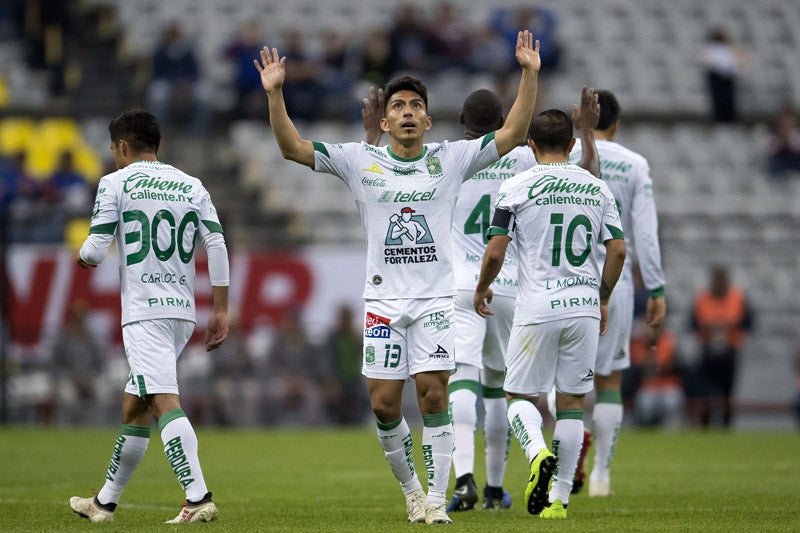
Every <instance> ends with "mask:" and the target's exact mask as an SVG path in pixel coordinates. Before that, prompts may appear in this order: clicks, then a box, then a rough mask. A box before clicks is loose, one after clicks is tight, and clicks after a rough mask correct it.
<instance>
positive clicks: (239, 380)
mask: <svg viewBox="0 0 800 533" xmlns="http://www.w3.org/2000/svg"><path fill="white" fill-rule="evenodd" d="M211 369H212V370H211V375H212V379H213V383H212V388H213V393H212V395H213V397H214V400H213V401H212V402H211V408H212V410H213V413H212V420H213V421H214V423H216V424H219V425H222V426H248V425H251V424H252V423H253V422H254V421H255V417H254V416H252V415H253V414H254V412H255V411H256V410H257V400H256V390H257V389H256V388H258V389H260V388H261V384H260V383H257V382H256V380H253V379H252V376H253V370H254V363H253V359H252V357H251V355H250V347H249V346H248V342H247V337H246V336H245V334H244V331H243V330H242V328H241V324H240V321H239V319H238V317H237V316H235V314H231V315H230V316H229V318H228V338H227V339H226V340H225V343H224V344H223V345H222V346H220V347H219V348H218V349H217V350H216V351H215V352H214V355H213V357H211Z"/></svg>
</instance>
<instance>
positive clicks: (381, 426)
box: [375, 416, 403, 431]
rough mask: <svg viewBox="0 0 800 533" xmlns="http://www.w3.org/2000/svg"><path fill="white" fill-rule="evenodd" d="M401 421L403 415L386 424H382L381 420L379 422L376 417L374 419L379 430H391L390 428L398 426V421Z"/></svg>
mask: <svg viewBox="0 0 800 533" xmlns="http://www.w3.org/2000/svg"><path fill="white" fill-rule="evenodd" d="M402 421H403V417H402V416H401V417H400V418H398V419H397V420H395V421H394V422H389V423H388V424H384V423H383V422H381V421H380V420H378V419H377V418H376V419H375V422H376V423H377V424H378V429H380V430H381V431H389V430H392V429H394V428H396V427H397V426H399V425H400V422H402Z"/></svg>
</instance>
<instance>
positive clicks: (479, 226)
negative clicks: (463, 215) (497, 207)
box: [464, 194, 492, 244]
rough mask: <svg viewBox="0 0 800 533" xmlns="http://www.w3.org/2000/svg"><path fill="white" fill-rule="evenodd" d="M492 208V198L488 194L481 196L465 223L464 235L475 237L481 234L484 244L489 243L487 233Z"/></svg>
mask: <svg viewBox="0 0 800 533" xmlns="http://www.w3.org/2000/svg"><path fill="white" fill-rule="evenodd" d="M491 208H492V198H491V196H489V195H488V194H484V195H483V196H481V198H480V200H478V203H477V204H475V207H473V208H472V212H470V214H469V216H468V217H467V220H466V221H465V222H464V235H474V234H475V233H480V234H481V236H482V237H483V244H487V243H488V242H489V237H488V236H487V235H486V232H487V231H488V229H489V223H490V222H491V221H490V220H489V217H490V211H491Z"/></svg>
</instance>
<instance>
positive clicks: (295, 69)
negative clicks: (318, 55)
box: [250, 28, 323, 122]
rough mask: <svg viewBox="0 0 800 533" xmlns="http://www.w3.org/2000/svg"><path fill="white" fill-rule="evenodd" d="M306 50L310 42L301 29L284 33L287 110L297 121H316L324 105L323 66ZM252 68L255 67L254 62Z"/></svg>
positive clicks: (290, 29)
mask: <svg viewBox="0 0 800 533" xmlns="http://www.w3.org/2000/svg"><path fill="white" fill-rule="evenodd" d="M307 47H308V42H307V40H306V37H305V35H303V32H302V31H301V30H300V29H298V28H288V29H287V30H286V31H284V32H283V50H284V52H285V54H286V65H287V67H286V81H285V83H284V89H285V93H284V94H285V100H286V109H287V110H288V111H289V114H290V115H291V116H293V117H296V118H297V119H298V120H302V121H305V122H313V121H314V120H316V119H317V117H318V116H319V112H320V109H321V104H322V95H323V90H322V85H321V84H320V82H319V79H318V76H319V73H320V72H321V71H322V64H321V62H320V61H318V60H317V59H315V58H314V57H312V55H311V53H310V52H309V50H308V48H307ZM250 65H251V67H252V63H251V64H250ZM256 73H258V72H256ZM259 79H260V78H259ZM262 105H263V100H262Z"/></svg>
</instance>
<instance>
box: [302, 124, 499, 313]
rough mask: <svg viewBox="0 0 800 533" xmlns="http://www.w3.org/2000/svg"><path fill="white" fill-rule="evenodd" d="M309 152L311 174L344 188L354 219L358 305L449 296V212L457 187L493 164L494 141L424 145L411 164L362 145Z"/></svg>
mask: <svg viewBox="0 0 800 533" xmlns="http://www.w3.org/2000/svg"><path fill="white" fill-rule="evenodd" d="M314 151H315V158H314V170H316V171H317V172H327V173H329V174H334V175H336V176H338V177H339V178H340V179H341V180H342V181H344V182H345V183H346V184H347V186H348V187H349V188H350V191H351V192H352V194H353V198H354V199H355V203H356V206H357V207H358V211H359V214H360V215H361V224H362V226H363V228H364V235H365V237H366V240H367V279H366V282H365V285H364V298H367V299H395V298H435V297H439V296H453V295H454V294H455V292H456V290H455V283H454V279H453V258H452V256H453V248H452V238H451V235H450V231H451V226H452V222H453V208H454V206H455V203H456V199H457V197H458V194H459V191H460V190H461V184H462V182H463V181H464V180H466V179H467V178H468V177H469V176H471V175H473V174H474V173H475V172H477V171H478V170H479V169H481V168H483V167H485V166H486V165H489V164H490V163H493V162H495V161H497V160H498V159H499V156H498V154H497V146H496V144H495V141H494V133H490V134H488V135H485V136H483V137H481V138H480V139H475V140H462V141H453V142H448V141H444V142H442V143H430V144H426V145H425V146H424V148H423V151H422V154H421V155H420V156H419V157H417V158H415V159H402V158H399V157H397V156H395V155H393V154H392V151H391V148H390V147H389V146H383V147H375V146H371V145H369V144H367V143H364V142H361V143H344V144H329V143H321V142H315V143H314Z"/></svg>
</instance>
